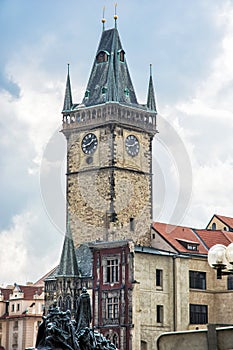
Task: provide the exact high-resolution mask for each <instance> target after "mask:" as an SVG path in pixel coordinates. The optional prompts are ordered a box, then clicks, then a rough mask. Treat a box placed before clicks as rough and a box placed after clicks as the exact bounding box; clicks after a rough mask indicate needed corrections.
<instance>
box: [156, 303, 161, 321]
mask: <svg viewBox="0 0 233 350" xmlns="http://www.w3.org/2000/svg"><path fill="white" fill-rule="evenodd" d="M156 309H157V323H163V305H157V308H156Z"/></svg>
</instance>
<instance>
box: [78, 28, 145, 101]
mask: <svg viewBox="0 0 233 350" xmlns="http://www.w3.org/2000/svg"><path fill="white" fill-rule="evenodd" d="M105 102H121V103H125V104H127V105H138V102H137V98H136V95H135V92H134V87H133V84H132V81H131V78H130V74H129V70H128V67H127V63H126V59H125V51H124V50H123V48H122V45H121V41H120V37H119V33H118V30H117V28H116V27H115V28H112V29H109V30H104V31H103V32H102V36H101V39H100V43H99V47H98V50H97V53H96V57H95V60H94V64H93V68H92V71H91V75H90V78H89V81H88V85H87V89H86V93H85V97H84V99H83V104H84V105H85V106H94V105H97V104H101V103H105Z"/></svg>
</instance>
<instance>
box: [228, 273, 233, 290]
mask: <svg viewBox="0 0 233 350" xmlns="http://www.w3.org/2000/svg"><path fill="white" fill-rule="evenodd" d="M227 289H228V290H233V276H232V275H229V276H227Z"/></svg>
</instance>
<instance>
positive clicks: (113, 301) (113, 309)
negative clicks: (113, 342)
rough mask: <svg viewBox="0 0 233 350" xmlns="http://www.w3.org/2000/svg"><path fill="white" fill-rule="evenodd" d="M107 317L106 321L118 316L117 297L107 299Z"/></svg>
mask: <svg viewBox="0 0 233 350" xmlns="http://www.w3.org/2000/svg"><path fill="white" fill-rule="evenodd" d="M106 311H107V315H106V316H107V317H106V318H108V319H116V318H118V315H119V302H118V297H112V298H107V307H106Z"/></svg>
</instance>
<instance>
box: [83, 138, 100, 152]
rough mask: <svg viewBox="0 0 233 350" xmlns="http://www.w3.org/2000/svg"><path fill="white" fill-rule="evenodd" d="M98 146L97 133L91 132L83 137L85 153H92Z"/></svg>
mask: <svg viewBox="0 0 233 350" xmlns="http://www.w3.org/2000/svg"><path fill="white" fill-rule="evenodd" d="M97 146H98V140H97V137H96V135H95V134H93V133H89V134H87V135H85V136H84V138H83V139H82V151H83V153H85V154H92V153H94V152H95V150H96V148H97Z"/></svg>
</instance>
